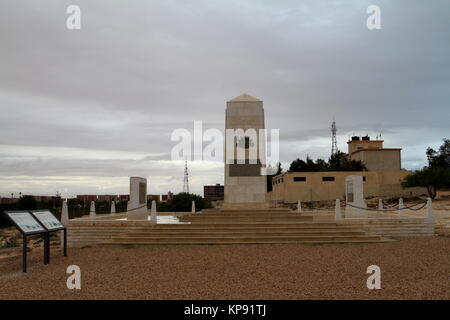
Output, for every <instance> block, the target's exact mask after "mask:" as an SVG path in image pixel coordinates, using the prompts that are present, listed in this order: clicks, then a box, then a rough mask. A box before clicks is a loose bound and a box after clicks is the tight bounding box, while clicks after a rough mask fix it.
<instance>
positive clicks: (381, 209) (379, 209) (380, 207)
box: [378, 199, 384, 213]
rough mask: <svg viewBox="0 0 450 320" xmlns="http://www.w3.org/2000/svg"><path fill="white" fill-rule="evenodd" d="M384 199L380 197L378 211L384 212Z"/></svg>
mask: <svg viewBox="0 0 450 320" xmlns="http://www.w3.org/2000/svg"><path fill="white" fill-rule="evenodd" d="M383 209H384V208H383V200H381V199H378V212H379V213H383Z"/></svg>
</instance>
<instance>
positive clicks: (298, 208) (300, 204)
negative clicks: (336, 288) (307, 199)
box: [297, 200, 302, 212]
mask: <svg viewBox="0 0 450 320" xmlns="http://www.w3.org/2000/svg"><path fill="white" fill-rule="evenodd" d="M297 212H302V202H301V201H300V200H298V201H297Z"/></svg>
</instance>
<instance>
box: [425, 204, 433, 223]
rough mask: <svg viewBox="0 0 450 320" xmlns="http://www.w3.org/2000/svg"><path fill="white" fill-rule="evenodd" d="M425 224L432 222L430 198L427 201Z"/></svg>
mask: <svg viewBox="0 0 450 320" xmlns="http://www.w3.org/2000/svg"><path fill="white" fill-rule="evenodd" d="M426 221H427V222H430V223H433V222H434V216H433V202H432V201H431V198H428V199H427V219H426Z"/></svg>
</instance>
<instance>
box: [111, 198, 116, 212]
mask: <svg viewBox="0 0 450 320" xmlns="http://www.w3.org/2000/svg"><path fill="white" fill-rule="evenodd" d="M111 214H112V215H115V214H116V202H115V201H114V200H113V201H111Z"/></svg>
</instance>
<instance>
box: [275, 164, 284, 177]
mask: <svg viewBox="0 0 450 320" xmlns="http://www.w3.org/2000/svg"><path fill="white" fill-rule="evenodd" d="M282 172H283V168H282V167H281V162H278V163H277V173H275V175H277V174H281V173H282Z"/></svg>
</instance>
